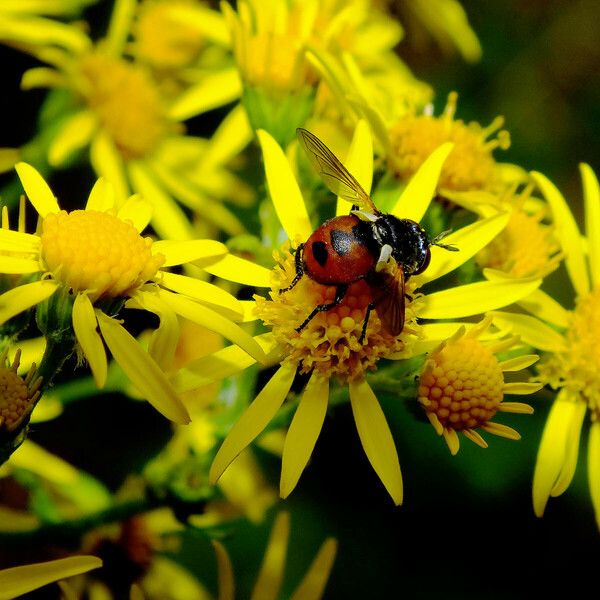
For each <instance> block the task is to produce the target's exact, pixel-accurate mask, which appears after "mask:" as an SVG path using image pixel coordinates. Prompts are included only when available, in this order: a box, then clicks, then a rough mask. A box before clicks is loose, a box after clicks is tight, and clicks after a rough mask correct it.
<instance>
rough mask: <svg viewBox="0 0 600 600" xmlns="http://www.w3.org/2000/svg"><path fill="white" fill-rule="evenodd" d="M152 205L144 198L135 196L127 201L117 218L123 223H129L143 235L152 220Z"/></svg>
mask: <svg viewBox="0 0 600 600" xmlns="http://www.w3.org/2000/svg"><path fill="white" fill-rule="evenodd" d="M152 212H153V209H152V204H150V202H148V201H146V200H145V199H144V198H142V197H140V196H138V195H137V194H134V195H133V196H129V198H127V200H125V204H123V206H121V208H120V209H119V212H118V213H117V217H119V219H121V220H122V221H129V222H130V223H131V224H132V225H133V226H134V227H135V229H136V231H137V232H138V233H142V231H144V229H146V227H148V223H150V219H152Z"/></svg>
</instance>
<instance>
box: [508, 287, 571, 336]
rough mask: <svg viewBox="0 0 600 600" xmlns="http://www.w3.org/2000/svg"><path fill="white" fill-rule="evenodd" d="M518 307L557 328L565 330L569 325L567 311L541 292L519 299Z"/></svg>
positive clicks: (537, 291)
mask: <svg viewBox="0 0 600 600" xmlns="http://www.w3.org/2000/svg"><path fill="white" fill-rule="evenodd" d="M519 306H522V307H523V308H524V309H525V310H526V311H528V312H530V313H532V314H534V315H535V316H536V317H538V318H540V319H542V320H543V321H547V322H548V323H552V324H553V325H556V326H557V327H563V328H565V327H567V326H568V325H569V311H567V310H566V309H565V308H563V307H562V306H561V305H560V304H559V303H558V302H557V301H556V300H555V299H554V298H552V297H551V296H549V295H548V294H546V292H544V291H543V290H539V289H538V290H535V291H534V292H533V293H531V294H529V296H526V297H525V298H521V300H519Z"/></svg>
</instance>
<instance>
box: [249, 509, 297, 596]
mask: <svg viewBox="0 0 600 600" xmlns="http://www.w3.org/2000/svg"><path fill="white" fill-rule="evenodd" d="M289 537H290V514H289V513H287V512H280V513H279V514H278V515H277V517H275V521H274V523H273V528H272V529H271V535H270V536H269V543H268V545H267V550H266V552H265V556H264V558H263V561H262V564H261V567H260V572H259V574H258V577H257V579H256V584H255V585H254V588H253V589H252V596H251V597H250V600H277V598H278V597H279V590H280V589H281V582H282V581H283V571H284V569H285V558H286V555H287V546H288V538H289Z"/></svg>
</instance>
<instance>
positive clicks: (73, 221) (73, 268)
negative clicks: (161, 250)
mask: <svg viewBox="0 0 600 600" xmlns="http://www.w3.org/2000/svg"><path fill="white" fill-rule="evenodd" d="M41 238H42V259H43V260H44V261H45V263H46V267H47V270H48V271H49V272H51V273H52V274H53V276H54V277H55V278H56V279H57V280H59V281H61V282H62V283H63V284H64V285H66V286H67V287H69V288H70V289H72V290H73V291H76V292H84V291H85V292H86V293H88V295H89V296H90V299H91V300H92V301H94V300H97V299H98V298H101V297H104V298H116V297H120V296H125V295H127V294H129V293H131V292H132V291H133V290H134V289H136V288H137V287H139V286H140V285H142V284H143V283H145V282H146V281H148V280H149V279H151V278H152V277H154V275H156V272H157V270H158V268H159V267H160V266H161V265H162V264H163V262H164V256H163V255H162V254H155V255H153V254H152V240H151V239H150V238H149V237H146V238H143V237H142V236H140V234H139V233H138V232H137V230H136V229H135V227H134V226H133V225H132V224H131V223H130V222H129V221H123V220H121V219H119V218H118V217H117V216H116V215H114V214H111V213H109V212H100V211H96V210H85V211H84V210H74V211H72V212H70V213H67V212H66V211H64V210H61V211H60V212H59V213H50V214H48V215H47V216H46V217H45V218H44V221H43V224H42V236H41Z"/></svg>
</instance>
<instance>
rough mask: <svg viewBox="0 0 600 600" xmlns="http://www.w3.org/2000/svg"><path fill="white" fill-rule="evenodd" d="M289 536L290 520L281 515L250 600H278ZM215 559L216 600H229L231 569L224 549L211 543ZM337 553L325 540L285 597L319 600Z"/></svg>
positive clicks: (232, 589) (334, 545) (232, 592)
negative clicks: (216, 571) (304, 572)
mask: <svg viewBox="0 0 600 600" xmlns="http://www.w3.org/2000/svg"><path fill="white" fill-rule="evenodd" d="M289 535H290V516H289V514H288V513H286V512H281V513H279V514H278V515H277V517H276V518H275V521H274V523H273V528H272V530H271V536H270V537H269V543H268V545H267V549H266V551H265V556H264V558H263V561H262V565H261V567H260V571H259V573H258V577H257V579H256V583H255V584H254V587H253V589H252V598H254V599H256V600H258V599H259V598H260V600H278V598H280V592H281V587H282V583H283V575H284V569H285V560H286V555H287V546H288V539H289ZM213 547H214V549H215V552H216V555H217V567H218V572H219V600H233V599H234V597H235V582H234V577H233V566H232V564H231V559H230V558H229V554H228V553H227V550H226V549H225V546H224V545H223V544H222V543H221V542H218V541H216V540H213ZM336 552H337V542H336V540H335V539H333V538H328V539H326V540H325V541H324V542H323V544H322V546H321V547H320V548H319V551H318V552H317V555H316V556H315V558H314V559H313V561H312V563H311V565H310V567H309V569H308V571H307V572H306V574H305V575H304V577H303V578H302V580H301V581H300V583H299V584H298V585H297V587H296V588H295V590H294V592H292V594H291V595H290V596H286V597H289V599H290V600H319V599H320V598H322V597H323V594H324V593H325V587H326V585H327V580H328V578H329V573H330V572H331V569H332V567H333V562H334V560H335V555H336Z"/></svg>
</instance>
